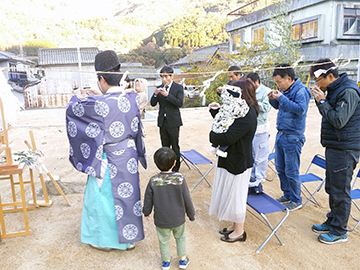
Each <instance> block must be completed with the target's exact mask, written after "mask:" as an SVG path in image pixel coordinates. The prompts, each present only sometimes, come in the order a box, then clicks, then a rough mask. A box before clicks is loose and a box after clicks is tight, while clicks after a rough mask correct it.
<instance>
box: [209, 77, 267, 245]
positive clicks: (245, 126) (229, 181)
mask: <svg viewBox="0 0 360 270" xmlns="http://www.w3.org/2000/svg"><path fill="white" fill-rule="evenodd" d="M234 86H235V87H237V88H234ZM225 91H227V92H225ZM229 93H230V102H231V103H230V104H233V105H231V106H226V104H223V106H221V108H219V106H220V105H219V104H214V103H212V104H210V105H209V108H210V112H211V114H212V116H213V117H216V118H218V119H220V121H221V119H223V121H224V122H226V123H227V125H229V126H228V127H227V129H225V130H222V131H223V132H221V133H220V132H219V133H217V132H215V131H213V130H212V131H211V132H210V142H211V143H212V144H213V145H221V146H228V147H227V149H226V152H227V157H226V158H224V157H220V156H219V157H218V161H217V166H216V170H215V176H214V186H213V192H212V196H211V202H210V209H209V214H210V215H213V214H216V215H217V217H218V219H219V220H227V221H231V222H232V225H231V226H229V227H228V228H224V229H222V230H220V231H219V233H220V234H223V235H224V236H222V237H221V238H220V239H221V240H223V241H226V242H235V241H245V240H246V233H245V231H244V222H245V215H246V199H247V192H248V186H249V180H250V176H251V169H252V166H253V163H254V161H253V157H252V140H253V137H254V134H255V131H256V126H257V115H258V114H259V111H260V110H259V106H258V104H257V101H256V97H255V85H254V84H253V83H252V82H250V81H249V80H246V79H245V80H239V81H236V82H234V83H233V84H232V86H231V87H227V86H225V87H224V89H223V93H222V95H228V96H229ZM243 100H245V103H244V102H243ZM239 104H240V105H239ZM228 105H229V104H228ZM239 106H240V108H239V109H234V108H237V107H239ZM245 106H248V108H249V109H248V111H247V113H246V115H245V116H244V115H243V114H239V111H241V112H243V111H244V110H243V108H244V107H245ZM219 113H220V114H221V115H220V116H219V115H218V116H217V114H219Z"/></svg>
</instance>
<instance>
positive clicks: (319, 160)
mask: <svg viewBox="0 0 360 270" xmlns="http://www.w3.org/2000/svg"><path fill="white" fill-rule="evenodd" d="M312 165H316V166H318V167H320V168H322V169H324V170H326V161H325V157H324V156H323V155H320V154H317V155H315V156H314V157H313V159H312V161H311V163H310V165H309V167H308V168H307V170H306V172H305V174H302V175H300V181H301V186H302V187H303V188H304V190H305V192H304V191H303V190H301V193H302V194H303V195H304V196H305V197H306V199H307V200H306V202H305V203H304V204H303V206H302V207H304V206H305V205H306V204H307V203H308V202H309V201H311V202H312V203H314V204H315V205H318V206H319V205H320V203H319V202H318V201H317V200H316V199H315V197H314V196H315V194H316V192H319V190H320V189H321V187H322V186H323V184H324V183H325V177H323V178H322V177H320V176H318V175H316V174H314V173H312V172H309V170H310V168H311V167H312ZM310 182H320V184H319V185H318V186H317V188H316V189H315V191H314V192H310V190H309V189H308V188H307V187H306V184H307V183H310Z"/></svg>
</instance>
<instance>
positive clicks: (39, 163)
mask: <svg viewBox="0 0 360 270" xmlns="http://www.w3.org/2000/svg"><path fill="white" fill-rule="evenodd" d="M29 133H30V139H31V144H32V145H30V144H29V143H28V142H27V141H25V144H26V145H27V146H28V147H29V149H30V150H33V151H36V150H37V148H36V143H35V139H34V134H33V132H32V130H30V131H29ZM36 167H37V170H38V172H39V178H40V181H41V186H42V189H43V193H44V198H45V201H39V200H38V205H40V206H51V205H52V201H50V200H49V196H48V194H47V189H46V186H45V179H44V174H43V171H44V172H45V173H46V175H47V176H48V177H49V178H50V180H51V182H52V183H53V184H54V186H55V188H56V189H57V191H58V192H59V193H60V194H61V196H62V197H63V198H64V200H65V201H66V202H67V203H68V205H69V206H71V205H70V202H69V201H68V199H67V198H66V196H65V194H64V192H63V191H62V190H61V188H60V186H59V185H58V183H56V181H55V179H54V177H53V176H52V175H51V173H50V172H49V170H48V169H47V168H46V166H45V164H44V163H43V162H42V160H41V158H40V157H38V160H37V166H36Z"/></svg>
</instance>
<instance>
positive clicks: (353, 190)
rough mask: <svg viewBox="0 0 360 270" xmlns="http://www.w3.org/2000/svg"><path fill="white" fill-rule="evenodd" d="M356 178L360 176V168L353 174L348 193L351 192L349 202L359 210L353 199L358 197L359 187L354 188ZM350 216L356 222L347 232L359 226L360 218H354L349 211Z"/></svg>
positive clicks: (359, 194)
mask: <svg viewBox="0 0 360 270" xmlns="http://www.w3.org/2000/svg"><path fill="white" fill-rule="evenodd" d="M358 178H360V169H359V171H358V173H357V175H356V176H355V179H354V182H353V184H352V186H351V193H350V194H351V202H352V204H353V205H354V206H355V208H356V209H357V210H358V211H359V212H360V207H359V205H358V204H357V203H356V201H355V200H358V199H360V189H358V188H357V189H355V184H356V180H357V179H358ZM358 214H359V213H358ZM350 216H351V217H352V218H353V219H354V220H355V221H356V222H357V223H356V224H355V226H354V227H353V228H352V229H348V231H349V232H352V231H353V230H355V229H356V227H357V226H359V224H360V218H356V217H355V216H354V215H353V214H352V213H350Z"/></svg>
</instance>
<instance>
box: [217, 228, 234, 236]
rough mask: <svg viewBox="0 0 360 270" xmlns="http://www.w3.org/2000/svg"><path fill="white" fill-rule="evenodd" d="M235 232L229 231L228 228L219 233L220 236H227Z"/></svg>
mask: <svg viewBox="0 0 360 270" xmlns="http://www.w3.org/2000/svg"><path fill="white" fill-rule="evenodd" d="M233 231H234V230H228V229H227V228H224V229H222V230H220V231H219V233H220V234H223V235H227V234H230V233H232V232H233Z"/></svg>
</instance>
